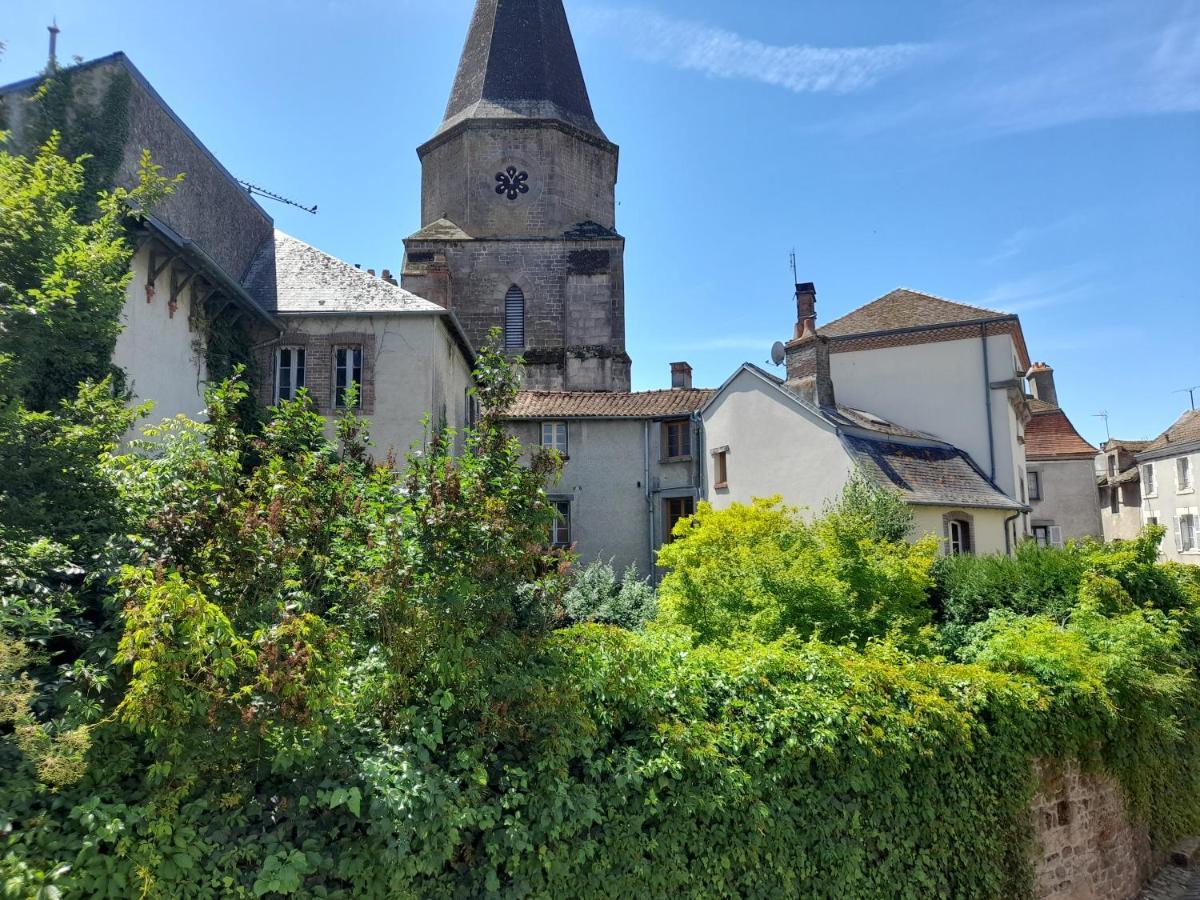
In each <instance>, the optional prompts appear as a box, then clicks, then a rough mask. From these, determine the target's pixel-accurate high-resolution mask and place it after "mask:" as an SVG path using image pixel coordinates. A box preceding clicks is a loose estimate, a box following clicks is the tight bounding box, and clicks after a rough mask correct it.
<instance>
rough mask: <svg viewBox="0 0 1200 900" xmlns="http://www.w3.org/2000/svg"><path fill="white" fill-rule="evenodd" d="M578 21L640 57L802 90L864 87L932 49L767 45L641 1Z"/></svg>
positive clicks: (583, 15)
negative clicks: (664, 12) (650, 7)
mask: <svg viewBox="0 0 1200 900" xmlns="http://www.w3.org/2000/svg"><path fill="white" fill-rule="evenodd" d="M579 24H580V26H581V27H583V28H590V29H593V30H595V31H598V32H600V33H603V34H605V35H608V36H612V37H615V38H617V39H619V40H621V41H624V42H625V43H626V44H627V45H628V47H629V49H630V50H631V51H632V52H633V53H634V54H635V55H636V56H638V57H640V58H642V59H644V60H647V61H649V62H656V63H664V64H666V65H670V66H673V67H675V68H677V69H686V70H690V71H695V72H703V73H704V74H706V75H711V76H713V77H716V78H731V79H744V80H748V81H760V82H763V83H765V84H770V85H775V86H778V87H782V88H786V89H787V90H789V91H793V92H795V93H819V92H827V93H835V94H848V93H852V92H854V91H861V90H865V89H867V88H870V87H872V86H874V85H875V84H877V83H878V82H879V81H880V80H882V79H883V78H885V77H887V76H888V75H891V74H893V73H895V72H897V71H899V70H900V69H903V68H905V67H906V66H908V65H910V64H912V63H913V62H914V61H915V60H917V59H918V58H920V57H921V56H923V55H925V54H926V52H927V51H928V50H929V49H930V48H928V47H927V46H925V45H922V44H885V45H879V46H868V47H812V46H808V45H805V44H792V45H777V44H767V43H764V42H762V41H759V40H756V39H754V38H750V37H745V36H743V35H740V34H738V33H736V32H734V31H729V30H726V29H724V28H718V27H715V26H712V25H707V24H704V23H701V22H694V21H690V20H686V19H677V18H672V17H670V16H665V15H662V14H661V13H657V12H654V11H652V10H648V9H643V8H638V7H617V8H609V9H602V8H594V7H593V8H589V9H585V10H583V11H582V13H581V14H580V16H579Z"/></svg>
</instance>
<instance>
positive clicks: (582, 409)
mask: <svg viewBox="0 0 1200 900" xmlns="http://www.w3.org/2000/svg"><path fill="white" fill-rule="evenodd" d="M714 393H715V391H711V390H705V389H695V390H686V391H680V390H661V391H637V392H635V393H608V392H601V391H521V392H520V393H519V394H517V401H516V403H514V404H513V407H512V409H510V410H509V411H508V414H507V416H506V418H509V419H641V418H659V417H662V416H685V415H688V414H689V413H693V412H696V411H697V410H698V409H700V407H702V406H703V405H704V404H705V403H707V402H708V400H709V398H710V397H712V395H713V394H714Z"/></svg>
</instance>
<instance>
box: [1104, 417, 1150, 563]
mask: <svg viewBox="0 0 1200 900" xmlns="http://www.w3.org/2000/svg"><path fill="white" fill-rule="evenodd" d="M1149 446H1150V441H1123V440H1117V439H1115V438H1112V439H1109V440H1107V441H1105V442H1104V443H1103V444H1101V445H1100V453H1099V454H1098V455H1097V457H1096V480H1097V485H1098V489H1099V493H1100V524H1101V528H1102V529H1103V531H1104V540H1105V541H1122V540H1132V539H1133V538H1136V537H1137V536H1138V535H1139V534H1140V533H1141V530H1142V473H1141V470H1140V469H1139V468H1138V464H1137V454H1139V453H1141V452H1142V451H1143V450H1145V449H1146V448H1147V447H1149Z"/></svg>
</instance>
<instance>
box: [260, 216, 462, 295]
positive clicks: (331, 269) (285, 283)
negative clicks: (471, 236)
mask: <svg viewBox="0 0 1200 900" xmlns="http://www.w3.org/2000/svg"><path fill="white" fill-rule="evenodd" d="M243 285H244V286H245V288H246V290H247V291H248V292H249V293H250V295H251V296H252V297H253V298H254V299H255V301H256V302H257V303H258V304H259V305H260V306H262V307H263V308H264V309H266V310H268V311H269V312H271V313H274V314H277V315H289V314H301V313H303V314H307V315H321V314H328V313H342V314H352V313H359V314H364V315H369V314H371V313H430V314H439V315H440V314H444V313H445V312H446V310H445V309H444V308H443V307H441V306H438V305H437V304H436V303H430V302H429V301H428V300H423V299H421V298H420V297H418V296H417V295H416V294H412V293H410V292H408V291H406V290H404V289H403V288H401V287H397V286H396V285H394V284H390V283H389V282H387V281H384V280H383V279H382V278H377V277H376V276H374V275H371V274H370V273H368V272H364V271H362V270H361V269H357V268H355V267H354V266H352V265H350V264H349V263H346V262H342V260H340V259H337V258H336V257H333V256H330V255H329V254H328V253H325V252H323V251H321V250H318V249H317V248H316V247H312V246H310V245H309V244H306V243H304V241H301V240H299V239H298V238H294V237H292V236H291V235H289V234H284V233H283V232H282V231H279V230H278V229H276V231H275V236H274V239H273V240H271V241H267V242H266V243H265V244H264V246H263V247H262V248H261V249H260V250H259V252H258V254H257V255H256V256H255V258H254V261H253V262H252V263H251V264H250V268H249V270H248V271H247V273H246V276H245V278H244V279H243Z"/></svg>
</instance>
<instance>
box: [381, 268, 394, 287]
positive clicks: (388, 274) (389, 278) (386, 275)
mask: <svg viewBox="0 0 1200 900" xmlns="http://www.w3.org/2000/svg"><path fill="white" fill-rule="evenodd" d="M380 277H382V278H383V280H384V281H386V282H387V283H388V284H395V283H396V278H395V276H393V275H392V270H391V269H384V270H383V275H382V276H380Z"/></svg>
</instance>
